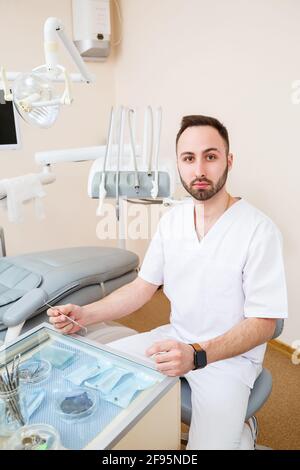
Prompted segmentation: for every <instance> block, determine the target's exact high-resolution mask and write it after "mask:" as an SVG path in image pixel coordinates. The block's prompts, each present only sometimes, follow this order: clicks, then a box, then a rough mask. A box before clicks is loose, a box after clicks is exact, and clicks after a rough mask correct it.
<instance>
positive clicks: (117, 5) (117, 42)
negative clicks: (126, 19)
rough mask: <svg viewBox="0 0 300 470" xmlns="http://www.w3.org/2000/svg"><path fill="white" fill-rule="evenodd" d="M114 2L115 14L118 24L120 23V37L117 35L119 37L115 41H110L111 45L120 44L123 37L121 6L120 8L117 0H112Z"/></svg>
mask: <svg viewBox="0 0 300 470" xmlns="http://www.w3.org/2000/svg"><path fill="white" fill-rule="evenodd" d="M114 4H115V7H116V12H117V16H118V19H119V24H120V37H119V39H118V40H117V41H116V42H114V43H112V46H113V47H115V46H119V44H121V42H122V39H123V33H122V27H123V19H122V14H121V8H120V4H119V0H114Z"/></svg>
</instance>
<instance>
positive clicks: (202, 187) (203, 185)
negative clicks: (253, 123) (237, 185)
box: [177, 126, 233, 201]
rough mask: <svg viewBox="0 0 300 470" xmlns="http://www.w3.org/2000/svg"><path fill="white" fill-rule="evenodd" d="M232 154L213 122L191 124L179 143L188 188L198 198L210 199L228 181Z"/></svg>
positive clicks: (180, 168) (179, 162) (181, 171)
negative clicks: (210, 124) (192, 125)
mask: <svg viewBox="0 0 300 470" xmlns="http://www.w3.org/2000/svg"><path fill="white" fill-rule="evenodd" d="M232 158H233V157H232V155H231V154H228V156H227V151H226V144H225V142H224V140H223V138H222V137H221V136H220V134H219V133H218V131H217V130H216V129H215V128H213V127H211V126H194V127H188V128H187V129H186V130H185V131H184V132H183V133H182V134H181V136H180V138H179V141H178V144H177V165H178V171H179V175H180V179H181V182H182V184H183V186H184V188H185V189H186V190H187V191H188V193H189V194H191V196H193V198H195V199H197V200H198V201H206V200H208V199H210V198H211V197H213V196H214V195H215V194H217V193H218V192H219V191H220V190H221V189H222V188H223V186H224V185H225V183H226V180H227V174H228V171H229V170H231V167H232Z"/></svg>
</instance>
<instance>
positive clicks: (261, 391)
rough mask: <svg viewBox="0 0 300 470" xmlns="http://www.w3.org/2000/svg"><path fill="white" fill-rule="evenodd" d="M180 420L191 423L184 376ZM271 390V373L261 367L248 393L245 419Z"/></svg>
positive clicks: (188, 397) (260, 405) (261, 403)
mask: <svg viewBox="0 0 300 470" xmlns="http://www.w3.org/2000/svg"><path fill="white" fill-rule="evenodd" d="M180 380H181V421H182V422H183V423H185V424H187V425H188V426H189V425H190V423H191V416H192V402H191V389H190V386H189V384H188V382H187V380H186V379H185V378H181V379H180ZM271 390H272V375H271V373H270V372H269V371H268V369H263V370H262V371H261V373H260V375H259V376H258V377H257V379H256V381H255V383H254V386H253V389H252V390H251V393H250V398H249V403H248V408H247V414H246V421H247V420H248V419H249V418H250V416H252V415H254V414H255V413H256V412H257V411H258V410H259V409H260V408H261V407H262V405H263V404H264V403H265V401H267V399H268V397H269V395H270V393H271Z"/></svg>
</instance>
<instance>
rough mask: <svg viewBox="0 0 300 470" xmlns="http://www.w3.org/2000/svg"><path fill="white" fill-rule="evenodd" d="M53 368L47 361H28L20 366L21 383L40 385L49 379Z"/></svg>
mask: <svg viewBox="0 0 300 470" xmlns="http://www.w3.org/2000/svg"><path fill="white" fill-rule="evenodd" d="M51 369H52V366H51V364H50V362H49V361H46V360H45V359H28V360H27V361H25V362H22V364H20V366H19V374H20V381H21V382H22V383H23V384H31V385H33V384H40V383H42V382H45V380H47V379H48V377H49V376H50V373H51Z"/></svg>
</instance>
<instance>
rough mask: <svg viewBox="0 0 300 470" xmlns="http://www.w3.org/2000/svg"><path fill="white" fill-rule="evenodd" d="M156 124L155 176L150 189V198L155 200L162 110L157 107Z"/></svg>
mask: <svg viewBox="0 0 300 470" xmlns="http://www.w3.org/2000/svg"><path fill="white" fill-rule="evenodd" d="M155 117H156V123H155V131H156V132H155V156H154V158H155V160H154V168H155V174H154V179H153V187H152V189H151V196H152V197H153V199H156V198H157V195H158V157H159V147H160V135H161V118H162V108H161V107H159V108H157V110H156V116H155Z"/></svg>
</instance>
